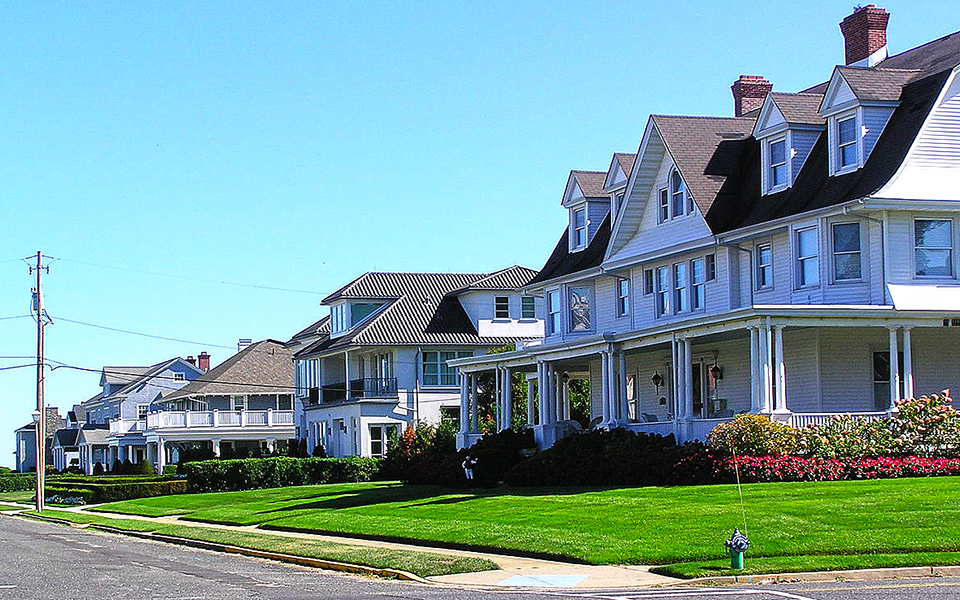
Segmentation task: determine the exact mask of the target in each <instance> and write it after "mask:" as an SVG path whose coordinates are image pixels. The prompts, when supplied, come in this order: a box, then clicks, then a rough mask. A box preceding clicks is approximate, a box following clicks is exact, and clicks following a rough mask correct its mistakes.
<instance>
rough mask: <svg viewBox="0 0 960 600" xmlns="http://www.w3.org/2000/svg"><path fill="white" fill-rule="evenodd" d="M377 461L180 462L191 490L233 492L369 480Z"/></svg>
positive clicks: (356, 458)
mask: <svg viewBox="0 0 960 600" xmlns="http://www.w3.org/2000/svg"><path fill="white" fill-rule="evenodd" d="M379 467H380V461H379V460H378V459H375V458H361V457H353V458H288V457H285V456H278V457H273V458H240V459H231V460H205V461H201V462H190V463H185V464H182V465H180V471H179V472H180V473H181V474H185V475H186V476H187V489H188V490H189V491H190V492H191V493H199V492H232V491H238V490H255V489H262V488H272V487H287V486H293V485H317V484H322V483H348V482H360V481H370V480H371V479H373V477H374V476H375V475H376V474H377V472H378V470H379Z"/></svg>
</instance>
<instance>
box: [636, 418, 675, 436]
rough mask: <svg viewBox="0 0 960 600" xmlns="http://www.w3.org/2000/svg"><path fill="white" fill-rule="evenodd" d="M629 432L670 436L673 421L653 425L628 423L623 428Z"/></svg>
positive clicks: (658, 422)
mask: <svg viewBox="0 0 960 600" xmlns="http://www.w3.org/2000/svg"><path fill="white" fill-rule="evenodd" d="M625 427H626V428H627V429H629V430H630V431H635V432H637V433H650V434H659V435H670V434H671V433H673V421H657V422H654V423H630V424H629V425H626V426H625Z"/></svg>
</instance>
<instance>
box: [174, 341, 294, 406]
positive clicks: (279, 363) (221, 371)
mask: <svg viewBox="0 0 960 600" xmlns="http://www.w3.org/2000/svg"><path fill="white" fill-rule="evenodd" d="M292 357H293V353H292V352H291V351H290V350H289V349H288V348H287V347H286V344H284V343H283V342H279V341H277V340H261V341H259V342H254V343H253V344H250V345H249V346H247V347H246V348H244V349H243V350H241V351H240V352H237V353H236V354H234V355H233V356H231V357H230V358H228V359H227V360H225V361H223V362H222V363H220V364H219V365H217V366H216V367H214V368H212V369H210V370H209V371H207V372H206V373H204V374H203V375H201V376H200V377H197V378H196V379H194V380H193V381H191V382H190V383H188V384H187V385H185V386H183V387H182V388H180V389H179V390H176V391H173V392H170V393H169V394H166V395H164V396H163V397H162V398H161V400H160V401H161V402H169V401H173V400H179V399H182V398H190V397H195V396H228V395H231V394H236V395H246V394H289V393H292V390H293V363H292V362H291V359H292Z"/></svg>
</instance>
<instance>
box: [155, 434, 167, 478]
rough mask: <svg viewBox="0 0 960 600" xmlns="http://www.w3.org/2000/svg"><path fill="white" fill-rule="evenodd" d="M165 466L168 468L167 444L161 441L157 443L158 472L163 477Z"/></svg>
mask: <svg viewBox="0 0 960 600" xmlns="http://www.w3.org/2000/svg"><path fill="white" fill-rule="evenodd" d="M165 466H167V444H166V442H164V441H163V440H162V439H160V440H158V441H157V472H158V473H160V474H161V475H162V474H163V468H164V467H165Z"/></svg>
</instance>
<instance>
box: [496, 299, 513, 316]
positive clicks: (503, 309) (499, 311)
mask: <svg viewBox="0 0 960 600" xmlns="http://www.w3.org/2000/svg"><path fill="white" fill-rule="evenodd" d="M493 318H495V319H509V318H510V297H509V296H496V297H495V298H494V299H493Z"/></svg>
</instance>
